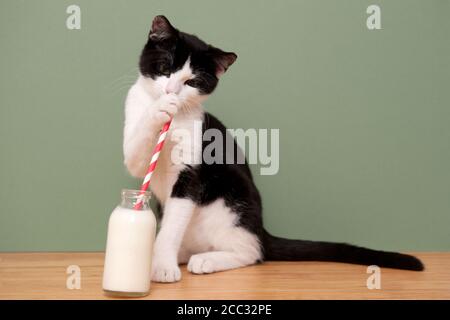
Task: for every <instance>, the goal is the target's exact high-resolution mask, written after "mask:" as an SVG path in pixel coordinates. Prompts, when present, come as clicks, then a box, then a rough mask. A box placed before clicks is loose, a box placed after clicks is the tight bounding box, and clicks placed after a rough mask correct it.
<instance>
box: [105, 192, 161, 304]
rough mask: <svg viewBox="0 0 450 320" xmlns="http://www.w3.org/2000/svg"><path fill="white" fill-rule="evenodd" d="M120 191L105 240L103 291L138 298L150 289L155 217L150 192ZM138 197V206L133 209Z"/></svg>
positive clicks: (108, 293)
mask: <svg viewBox="0 0 450 320" xmlns="http://www.w3.org/2000/svg"><path fill="white" fill-rule="evenodd" d="M139 194H140V191H139V190H122V202H121V203H120V205H119V206H117V207H116V208H115V209H114V211H113V212H112V213H111V216H110V218H109V224H108V239H107V241H106V253H105V266H104V270H103V290H104V292H105V293H106V294H107V295H113V296H128V297H141V296H145V295H147V294H148V292H149V290H150V280H151V274H150V273H151V266H152V264H151V263H152V253H153V243H154V241H155V234H156V219H155V216H154V214H153V212H152V210H151V209H150V204H149V201H150V192H146V193H144V194H143V195H142V196H139ZM140 197H142V206H140V209H135V208H134V206H135V204H136V202H137V201H138V200H139V199H140Z"/></svg>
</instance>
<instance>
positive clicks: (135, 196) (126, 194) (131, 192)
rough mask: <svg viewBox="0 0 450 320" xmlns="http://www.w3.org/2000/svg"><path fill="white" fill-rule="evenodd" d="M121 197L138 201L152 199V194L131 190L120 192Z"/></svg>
mask: <svg viewBox="0 0 450 320" xmlns="http://www.w3.org/2000/svg"><path fill="white" fill-rule="evenodd" d="M121 195H122V197H125V198H128V199H138V198H141V197H144V198H145V199H147V200H148V199H150V198H151V197H152V193H151V192H150V191H145V192H144V193H142V192H141V190H133V189H122V192H121Z"/></svg>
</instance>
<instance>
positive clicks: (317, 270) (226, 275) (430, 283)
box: [0, 252, 450, 299]
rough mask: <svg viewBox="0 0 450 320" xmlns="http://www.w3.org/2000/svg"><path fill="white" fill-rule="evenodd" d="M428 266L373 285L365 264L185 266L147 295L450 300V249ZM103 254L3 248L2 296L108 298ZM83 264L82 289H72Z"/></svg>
mask: <svg viewBox="0 0 450 320" xmlns="http://www.w3.org/2000/svg"><path fill="white" fill-rule="evenodd" d="M415 254H416V255H417V256H418V257H420V258H421V259H422V260H423V261H424V263H425V265H426V271H424V272H413V271H401V270H393V269H381V289H372V290H369V289H368V288H367V285H366V281H367V278H368V277H369V276H370V275H371V274H368V273H367V268H366V267H365V266H357V265H349V264H338V263H320V262H268V263H265V264H261V265H255V266H251V267H247V268H241V269H237V270H231V271H226V272H220V273H215V274H209V275H193V274H190V273H189V272H188V271H187V270H186V267H185V266H183V267H182V272H183V278H182V280H181V281H180V282H177V283H170V284H163V283H152V288H151V293H150V295H148V296H147V297H145V298H144V299H450V253H415ZM103 257H104V255H103V253H98V252H90V253H87V252H84V253H82V252H71V253H69V252H65V253H0V299H108V297H106V296H105V295H104V294H103V292H102V287H101V279H102V272H103ZM70 265H77V266H79V267H80V271H81V278H80V279H81V288H80V289H68V288H67V286H66V281H67V278H68V277H69V276H70V274H67V273H66V272H67V268H68V267H69V266H70Z"/></svg>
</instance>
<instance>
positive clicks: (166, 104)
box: [158, 93, 181, 117]
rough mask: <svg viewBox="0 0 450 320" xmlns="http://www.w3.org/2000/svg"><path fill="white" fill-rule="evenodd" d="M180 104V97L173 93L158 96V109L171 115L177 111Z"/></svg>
mask: <svg viewBox="0 0 450 320" xmlns="http://www.w3.org/2000/svg"><path fill="white" fill-rule="evenodd" d="M180 105H181V102H180V98H179V97H178V96H177V95H176V94H174V93H169V94H166V95H164V96H162V97H161V98H160V101H159V107H158V111H159V112H165V113H167V114H168V115H169V116H170V117H173V116H174V115H175V114H176V113H177V112H178V109H179V107H180Z"/></svg>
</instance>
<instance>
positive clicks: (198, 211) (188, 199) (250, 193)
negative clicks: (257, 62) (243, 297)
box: [123, 16, 424, 282]
mask: <svg viewBox="0 0 450 320" xmlns="http://www.w3.org/2000/svg"><path fill="white" fill-rule="evenodd" d="M236 58H237V55H236V54H235V53H232V52H225V51H222V50H220V49H218V48H216V47H213V46H211V45H208V44H206V43H205V42H203V41H202V40H200V39H199V38H198V37H197V36H194V35H191V34H187V33H184V32H181V31H179V30H177V29H176V28H175V27H173V26H172V25H171V23H170V22H169V20H168V19H167V18H166V17H164V16H156V17H155V18H154V19H153V21H152V25H151V30H150V33H149V35H148V39H147V42H146V44H145V46H144V48H143V50H142V53H141V56H140V60H139V70H140V72H139V76H138V79H137V80H136V83H135V84H134V85H133V86H132V87H131V88H130V90H129V92H128V95H127V98H126V102H125V126H124V141H123V149H124V164H125V166H126V168H127V169H128V171H129V172H130V174H131V175H133V176H135V177H139V178H142V177H144V176H145V173H146V169H147V165H148V164H149V162H150V151H151V150H152V148H153V146H154V145H155V144H156V139H157V137H158V133H159V131H160V129H161V128H162V126H163V124H164V123H165V122H167V121H169V120H170V119H172V125H171V128H170V130H169V133H168V136H167V138H166V143H165V145H164V148H163V150H162V151H161V154H160V158H159V161H158V165H157V167H156V169H155V171H154V173H153V176H152V183H151V190H152V192H153V194H154V195H155V196H156V198H157V200H158V203H159V204H160V206H161V207H162V211H163V215H162V221H161V228H160V231H159V233H158V235H157V238H156V241H155V245H154V256H153V262H152V281H156V282H175V281H179V280H180V279H181V272H180V268H179V265H180V264H186V263H187V269H188V270H189V271H190V272H192V273H195V274H204V273H212V272H218V271H223V270H229V269H234V268H239V267H244V266H248V265H252V264H256V263H259V262H263V261H265V260H286V261H334V262H345V263H353V264H363V265H378V266H380V267H390V268H398V269H406V270H416V271H420V270H423V269H424V266H423V264H422V262H421V261H420V260H419V259H417V258H415V257H414V256H410V255H406V254H401V253H395V252H383V251H375V250H371V249H366V248H361V247H357V246H353V245H349V244H344V243H330V242H318V241H304V240H289V239H283V238H279V237H276V236H273V235H271V234H270V233H268V232H267V231H266V230H265V229H264V227H263V220H262V205H261V197H260V194H259V192H258V189H257V188H256V186H255V184H254V181H253V178H252V174H251V172H250V169H249V166H248V164H247V163H246V162H244V163H234V164H223V163H225V161H222V164H221V163H219V162H217V163H213V164H205V163H199V164H198V163H193V162H192V163H189V162H188V163H173V162H172V161H171V153H172V151H173V150H174V148H180V150H188V151H187V152H190V153H192V155H194V156H196V157H197V156H200V157H201V155H202V150H203V149H204V148H205V147H206V145H207V144H206V142H204V141H197V142H198V143H192V144H189V145H183V144H184V143H185V142H184V141H183V140H176V139H173V137H172V136H171V133H172V132H175V131H176V130H177V129H183V130H187V132H189V133H191V134H192V136H195V133H194V131H195V129H194V127H195V126H194V124H195V122H200V123H201V124H202V125H201V129H202V131H203V132H205V131H206V130H208V129H211V128H214V129H217V130H219V131H220V132H221V133H222V134H223V135H226V134H227V130H226V128H225V126H224V125H223V124H222V123H221V122H220V121H219V120H218V119H217V118H216V117H214V116H213V115H211V114H210V113H208V112H206V111H205V110H204V109H203V107H202V102H203V101H204V100H205V99H206V98H207V97H208V96H209V95H210V94H211V93H212V92H213V91H214V89H215V88H216V86H217V84H218V81H219V79H220V77H221V76H222V75H223V74H224V73H225V72H226V71H227V69H228V68H229V67H230V66H231V65H232V64H233V63H234V62H235V60H236ZM223 140H225V139H223ZM224 147H225V146H224ZM233 148H234V150H233V151H237V152H239V151H240V149H239V147H238V146H237V143H236V142H234V146H233ZM224 150H225V149H224ZM228 151H229V150H227V151H226V152H228ZM222 156H223V157H224V158H225V154H224V155H221V157H222Z"/></svg>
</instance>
